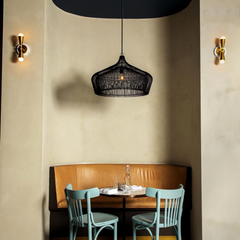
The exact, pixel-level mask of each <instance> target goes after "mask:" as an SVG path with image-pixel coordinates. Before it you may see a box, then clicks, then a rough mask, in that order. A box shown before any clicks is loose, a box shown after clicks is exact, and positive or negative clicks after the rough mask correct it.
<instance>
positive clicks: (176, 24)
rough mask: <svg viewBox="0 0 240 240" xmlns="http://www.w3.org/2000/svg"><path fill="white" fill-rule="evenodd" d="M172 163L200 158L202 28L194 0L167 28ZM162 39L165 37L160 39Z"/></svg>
mask: <svg viewBox="0 0 240 240" xmlns="http://www.w3.org/2000/svg"><path fill="white" fill-rule="evenodd" d="M166 29H167V31H166V34H165V36H166V40H165V41H166V48H167V49H168V51H167V56H166V59H165V61H168V62H167V69H166V76H165V79H164V81H166V86H167V89H166V90H167V107H166V109H167V110H166V111H167V112H166V118H167V129H166V136H167V139H166V141H167V142H166V148H167V159H168V161H175V162H174V163H177V164H186V165H192V162H193V161H194V159H195V160H196V157H197V156H198V157H200V42H199V41H200V32H199V31H200V29H199V4H198V0H194V1H192V2H191V3H190V5H189V6H188V7H187V8H186V9H184V10H183V11H182V12H180V13H178V14H176V15H172V16H170V17H169V19H168V21H167V26H166ZM159 37H162V36H159Z"/></svg>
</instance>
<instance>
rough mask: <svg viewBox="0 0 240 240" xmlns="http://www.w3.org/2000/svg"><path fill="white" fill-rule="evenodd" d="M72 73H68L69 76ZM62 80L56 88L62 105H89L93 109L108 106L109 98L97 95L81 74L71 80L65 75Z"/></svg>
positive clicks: (58, 99)
mask: <svg viewBox="0 0 240 240" xmlns="http://www.w3.org/2000/svg"><path fill="white" fill-rule="evenodd" d="M71 75H72V74H68V76H71ZM61 82H63V83H61V84H59V85H58V86H57V87H56V88H55V97H56V99H57V101H58V103H59V104H61V105H62V106H64V105H67V106H69V105H71V106H76V107H79V106H84V107H86V106H88V105H89V107H90V108H91V109H94V110H99V111H103V110H105V109H107V108H108V102H107V99H106V98H103V97H99V96H97V95H95V94H94V90H93V87H92V85H90V84H86V82H85V80H83V77H81V76H80V75H75V76H73V77H70V80H69V77H65V78H64V80H63V81H61ZM89 82H90V80H89Z"/></svg>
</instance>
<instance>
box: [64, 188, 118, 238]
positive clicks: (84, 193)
mask: <svg viewBox="0 0 240 240" xmlns="http://www.w3.org/2000/svg"><path fill="white" fill-rule="evenodd" d="M65 196H66V200H67V205H68V213H69V235H70V240H75V239H76V235H77V230H78V228H79V227H87V228H88V240H92V231H93V237H94V240H96V239H97V237H98V235H99V233H100V232H101V230H103V229H104V228H106V229H110V230H113V235H114V240H117V222H118V217H117V216H115V215H112V214H107V213H97V212H92V211H91V201H90V199H91V198H94V197H98V196H99V189H98V188H90V189H85V190H77V191H74V190H72V185H71V184H68V185H67V186H66V188H65ZM83 199H86V200H87V213H86V214H83V211H82V204H81V200H83Z"/></svg>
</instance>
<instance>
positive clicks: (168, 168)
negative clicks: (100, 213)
mask: <svg viewBox="0 0 240 240" xmlns="http://www.w3.org/2000/svg"><path fill="white" fill-rule="evenodd" d="M125 167H126V164H74V165H62V166H55V167H54V174H55V188H56V189H55V190H56V200H57V207H58V208H67V203H66V199H65V194H64V189H65V187H66V186H67V184H68V183H71V184H72V186H73V189H74V190H78V189H88V188H93V187H98V188H102V187H108V186H112V185H113V182H114V176H119V177H120V178H121V179H122V181H123V178H124V174H125ZM130 173H131V180H132V185H139V186H142V187H154V188H161V189H174V188H177V187H178V186H179V184H180V183H181V184H183V186H184V187H185V184H186V176H187V167H186V166H179V165H171V164H130ZM91 204H92V208H122V199H121V198H113V197H104V196H99V197H97V198H93V199H92V200H91ZM155 206H156V203H155V199H154V198H149V197H145V198H127V199H126V208H154V207H155ZM83 207H86V203H83Z"/></svg>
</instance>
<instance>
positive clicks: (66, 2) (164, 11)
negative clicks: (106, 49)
mask: <svg viewBox="0 0 240 240" xmlns="http://www.w3.org/2000/svg"><path fill="white" fill-rule="evenodd" d="M52 1H53V2H54V4H55V5H56V6H57V7H59V8H60V9H62V10H64V11H66V12H69V13H72V14H76V15H80V16H85V17H96V18H121V0H52ZM191 1H192V0H123V18H129V19H130V18H157V17H164V16H168V15H172V14H175V13H178V12H180V11H182V10H183V9H184V8H186V7H187V6H188V5H189V4H190V2H191Z"/></svg>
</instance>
